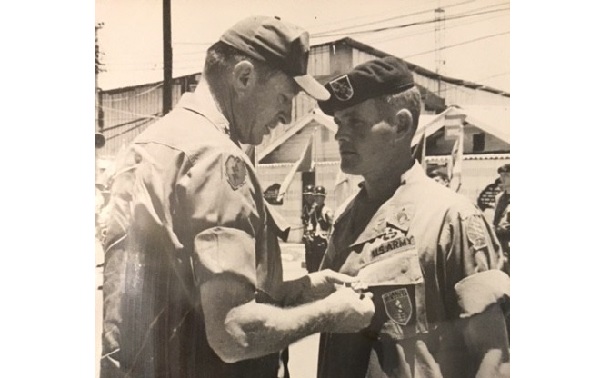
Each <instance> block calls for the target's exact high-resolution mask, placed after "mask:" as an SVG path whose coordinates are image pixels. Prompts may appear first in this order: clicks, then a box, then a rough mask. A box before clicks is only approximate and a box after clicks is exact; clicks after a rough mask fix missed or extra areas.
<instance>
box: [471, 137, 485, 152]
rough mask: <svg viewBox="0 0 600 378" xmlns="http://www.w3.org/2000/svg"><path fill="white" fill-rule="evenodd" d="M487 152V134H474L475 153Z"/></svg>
mask: <svg viewBox="0 0 600 378" xmlns="http://www.w3.org/2000/svg"><path fill="white" fill-rule="evenodd" d="M484 150H485V134H484V133H477V134H473V152H483V151H484Z"/></svg>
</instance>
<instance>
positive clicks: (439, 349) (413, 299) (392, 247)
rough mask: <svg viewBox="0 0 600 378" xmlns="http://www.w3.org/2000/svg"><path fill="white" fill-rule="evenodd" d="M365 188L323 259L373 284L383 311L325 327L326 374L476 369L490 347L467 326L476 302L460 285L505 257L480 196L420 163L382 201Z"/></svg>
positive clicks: (322, 365)
mask: <svg viewBox="0 0 600 378" xmlns="http://www.w3.org/2000/svg"><path fill="white" fill-rule="evenodd" d="M364 190H365V189H364V188H363V189H362V190H361V191H360V192H359V193H358V194H357V195H356V196H355V197H354V198H353V199H352V200H350V201H349V202H348V204H347V205H346V207H345V210H343V211H342V212H341V213H340V215H339V217H338V218H337V220H336V221H335V224H334V229H333V233H332V236H331V238H330V241H329V246H328V248H327V251H326V254H325V258H324V260H323V263H322V265H321V269H327V268H330V269H333V270H335V271H339V272H341V273H346V274H349V275H351V276H356V277H359V278H360V281H361V282H363V283H366V284H368V286H369V288H368V290H369V291H371V292H373V300H374V303H375V307H376V311H375V316H374V318H373V321H372V323H371V325H370V326H369V327H368V328H367V329H365V330H363V331H362V332H359V333H354V334H327V333H324V334H322V336H321V340H320V351H319V363H318V377H319V378H334V377H344V378H365V377H371V378H381V377H402V378H409V377H410V378H412V377H421V378H423V377H455V378H467V377H471V376H474V375H475V372H476V371H477V369H478V368H479V366H478V364H479V362H480V361H481V358H482V353H483V352H484V347H483V346H481V345H477V344H476V343H473V342H470V341H469V338H468V337H465V336H464V332H462V329H461V327H463V326H464V324H463V323H462V322H461V320H460V317H461V316H462V315H464V314H465V312H466V310H465V309H464V308H463V307H469V306H464V305H461V300H460V299H459V298H458V296H457V294H456V292H455V285H456V284H457V283H459V282H461V281H462V280H463V279H464V278H465V277H467V276H470V275H473V274H475V273H478V272H484V271H488V270H490V269H498V268H499V267H501V266H502V264H503V256H502V254H501V252H500V249H499V246H498V243H497V241H496V239H495V238H494V235H493V232H492V231H491V229H490V227H489V226H488V225H487V223H486V222H485V220H484V218H483V216H482V215H481V213H480V212H479V211H478V210H477V209H476V208H475V206H474V205H472V204H471V203H469V202H468V200H467V199H466V198H465V197H463V196H461V195H458V194H456V193H454V192H452V191H451V190H449V189H447V188H445V187H443V186H442V185H439V184H438V183H436V182H435V181H433V180H431V179H429V178H427V177H426V175H425V173H424V172H423V169H422V168H421V166H420V165H419V164H418V163H415V164H414V166H413V167H412V168H411V169H409V170H408V171H407V172H406V173H405V174H404V175H403V177H402V183H401V186H400V187H399V188H398V189H397V190H396V192H395V193H394V194H393V196H392V197H391V198H389V199H388V200H387V201H386V202H385V203H383V205H380V206H375V205H373V204H369V203H368V202H367V201H366V196H365V192H364ZM342 208H343V207H342ZM357 209H363V210H362V213H361V214H357V212H356V211H357ZM359 211H360V210H359ZM364 215H367V216H368V218H367V219H364V218H361V217H362V216H364ZM367 220H368V223H367V224H366V226H365V221H367ZM359 223H362V224H359ZM486 299H487V297H486ZM469 308H472V307H469ZM465 321H466V320H465ZM504 341H505V340H504V339H502V340H501V341H500V344H501V347H502V348H506V347H507V345H506V344H505V343H504ZM505 351H507V350H505Z"/></svg>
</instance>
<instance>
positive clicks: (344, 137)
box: [335, 129, 350, 143]
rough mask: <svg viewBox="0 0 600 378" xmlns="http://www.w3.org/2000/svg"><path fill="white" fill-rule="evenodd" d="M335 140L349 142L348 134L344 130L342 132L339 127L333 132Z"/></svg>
mask: <svg viewBox="0 0 600 378" xmlns="http://www.w3.org/2000/svg"><path fill="white" fill-rule="evenodd" d="M335 140H336V141H338V142H340V143H342V142H350V135H349V134H348V133H346V132H342V131H341V130H340V129H338V131H337V132H336V133H335Z"/></svg>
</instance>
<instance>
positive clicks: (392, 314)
mask: <svg viewBox="0 0 600 378" xmlns="http://www.w3.org/2000/svg"><path fill="white" fill-rule="evenodd" d="M382 298H383V304H384V306H385V313H386V314H387V316H388V318H390V319H391V320H393V321H394V322H396V323H398V324H400V325H407V324H408V322H409V320H410V318H411V316H412V313H413V306H412V303H411V300H410V295H409V294H408V291H407V290H406V288H401V289H397V290H394V291H390V292H388V293H385V294H383V296H382Z"/></svg>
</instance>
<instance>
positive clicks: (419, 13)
mask: <svg viewBox="0 0 600 378" xmlns="http://www.w3.org/2000/svg"><path fill="white" fill-rule="evenodd" d="M473 1H475V0H468V1H463V2H461V3H455V4H450V5H448V6H445V7H444V8H452V7H456V6H459V5H464V4H468V3H472V2H473ZM436 8H437V7H436ZM436 8H429V9H425V10H421V11H418V12H414V13H408V14H402V15H399V16H394V17H389V18H384V19H382V20H377V21H372V22H367V23H364V24H359V25H352V26H348V27H343V28H338V29H332V30H327V31H324V32H320V33H315V34H312V35H311V36H314V37H319V36H321V35H326V34H329V33H332V32H338V31H342V30H348V29H356V28H360V27H363V26H370V25H375V24H380V23H382V22H388V21H393V20H398V19H401V18H406V17H411V16H418V15H421V14H426V13H430V12H431V11H434V10H435V9H436Z"/></svg>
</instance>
